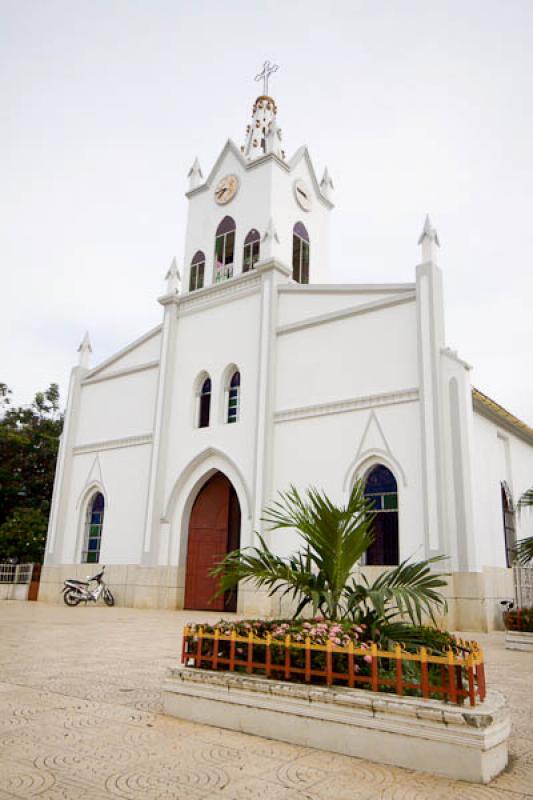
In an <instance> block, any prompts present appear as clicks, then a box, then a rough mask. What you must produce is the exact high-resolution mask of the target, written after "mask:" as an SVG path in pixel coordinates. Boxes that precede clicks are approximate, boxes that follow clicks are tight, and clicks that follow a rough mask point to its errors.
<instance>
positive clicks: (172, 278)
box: [165, 257, 181, 294]
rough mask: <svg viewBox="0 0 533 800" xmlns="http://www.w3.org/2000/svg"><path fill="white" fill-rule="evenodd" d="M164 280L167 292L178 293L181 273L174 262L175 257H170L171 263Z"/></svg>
mask: <svg viewBox="0 0 533 800" xmlns="http://www.w3.org/2000/svg"><path fill="white" fill-rule="evenodd" d="M165 280H166V282H167V294H179V293H180V288H181V274H180V271H179V269H178V265H177V263H176V257H174V258H173V259H172V263H171V264H170V267H169V268H168V272H167V274H166V275H165Z"/></svg>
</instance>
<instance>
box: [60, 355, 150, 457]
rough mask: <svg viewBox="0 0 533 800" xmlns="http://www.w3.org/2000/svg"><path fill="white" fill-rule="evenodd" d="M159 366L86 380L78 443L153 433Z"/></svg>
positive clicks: (81, 402)
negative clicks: (99, 379) (87, 381)
mask: <svg viewBox="0 0 533 800" xmlns="http://www.w3.org/2000/svg"><path fill="white" fill-rule="evenodd" d="M157 373H158V370H157V368H155V369H147V370H142V371H140V372H132V373H130V374H126V375H121V376H120V377H116V378H112V379H109V380H105V381H98V382H96V383H87V384H82V389H81V396H80V418H79V425H78V429H77V433H76V438H75V440H74V443H75V444H85V443H87V442H100V441H105V440H107V439H120V438H122V437H125V436H134V435H138V434H145V433H150V432H151V431H152V427H153V422H154V409H155V393H156V387H157Z"/></svg>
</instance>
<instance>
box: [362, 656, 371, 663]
mask: <svg viewBox="0 0 533 800" xmlns="http://www.w3.org/2000/svg"><path fill="white" fill-rule="evenodd" d="M363 658H364V660H365V661H366V663H367V664H371V663H372V656H363Z"/></svg>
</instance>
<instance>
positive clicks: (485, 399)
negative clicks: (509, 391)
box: [472, 386, 533, 444]
mask: <svg viewBox="0 0 533 800" xmlns="http://www.w3.org/2000/svg"><path fill="white" fill-rule="evenodd" d="M472 402H473V406H474V409H475V410H476V411H478V412H479V413H480V414H483V415H484V416H485V417H487V418H488V419H490V420H492V422H498V423H499V424H500V425H502V427H504V428H507V429H508V430H511V431H512V432H513V433H515V434H516V435H517V436H520V437H521V438H522V439H525V440H526V441H527V442H528V443H529V444H533V428H530V427H529V425H528V424H527V423H526V422H524V421H523V420H521V419H519V418H518V417H515V415H514V414H511V412H510V411H507V409H506V408H504V407H503V406H501V405H500V404H499V403H497V402H496V401H495V400H492V398H490V397H489V396H488V395H486V394H484V393H483V392H481V391H480V390H479V389H476V388H475V387H474V386H473V387H472Z"/></svg>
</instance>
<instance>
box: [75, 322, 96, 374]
mask: <svg viewBox="0 0 533 800" xmlns="http://www.w3.org/2000/svg"><path fill="white" fill-rule="evenodd" d="M92 351H93V349H92V347H91V342H90V339H89V331H85V336H84V337H83V339H82V340H81V344H80V346H79V347H78V353H79V354H80V355H79V358H78V366H79V367H84V368H85V369H88V368H89V367H90V362H91V353H92Z"/></svg>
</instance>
